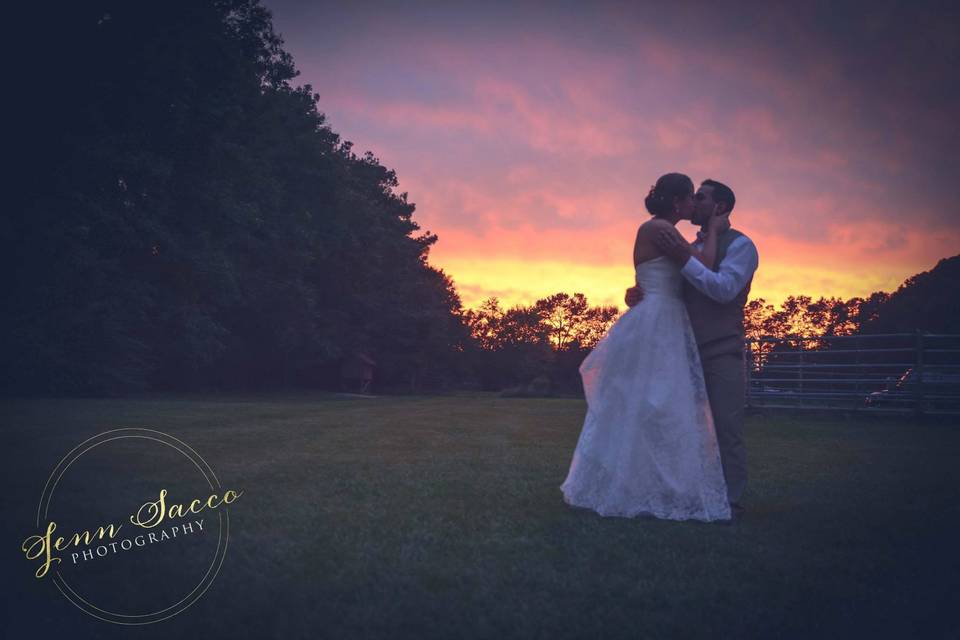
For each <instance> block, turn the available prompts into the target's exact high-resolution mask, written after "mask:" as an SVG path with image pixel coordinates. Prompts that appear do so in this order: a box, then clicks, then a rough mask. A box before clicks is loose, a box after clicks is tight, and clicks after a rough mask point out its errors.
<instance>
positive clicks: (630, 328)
mask: <svg viewBox="0 0 960 640" xmlns="http://www.w3.org/2000/svg"><path fill="white" fill-rule="evenodd" d="M644 204H645V205H646V207H647V210H648V211H649V212H650V213H651V214H652V215H653V218H652V219H650V220H648V221H647V222H645V223H643V224H642V225H641V226H640V228H639V229H638V230H637V238H636V242H635V244H634V249H633V261H634V265H635V267H636V281H637V284H639V285H640V286H641V287H642V288H643V291H644V301H643V304H640V305H636V306H633V307H630V308H629V309H628V310H627V311H626V312H624V314H623V315H622V316H621V317H620V318H619V319H618V320H617V322H616V323H614V325H613V326H612V327H611V328H610V330H609V331H608V332H607V334H606V335H605V336H604V337H603V339H601V340H600V342H599V343H597V346H596V347H595V348H594V349H593V350H592V351H591V352H590V354H589V355H588V356H587V357H586V359H585V360H584V361H583V363H582V364H581V365H580V376H581V378H582V379H583V388H584V393H585V395H586V399H587V415H586V418H585V419H584V423H583V428H582V430H581V432H580V438H579V440H578V442H577V446H576V449H575V450H574V453H573V460H572V462H571V464H570V470H569V472H568V474H567V478H566V480H564V482H563V484H562V485H561V486H560V489H561V491H562V492H563V499H564V501H565V502H566V503H567V504H569V505H572V506H575V507H584V508H588V509H592V510H593V511H596V512H597V513H599V514H600V515H603V516H622V517H634V516H638V515H649V516H655V517H657V518H665V519H670V520H691V519H692V520H702V521H713V520H730V518H731V514H730V505H729V504H728V502H727V488H726V484H725V482H724V478H723V469H722V467H721V463H720V450H719V448H718V446H717V438H716V434H715V432H714V427H713V417H712V414H711V412H710V404H709V400H708V399H707V392H706V388H705V386H704V382H703V369H702V368H701V366H700V355H699V353H698V351H697V342H696V340H695V338H694V335H693V329H692V328H691V326H690V319H689V316H688V315H687V309H686V307H685V306H684V302H683V296H682V282H683V276H682V275H681V274H680V270H679V268H678V267H677V266H676V265H675V264H674V263H673V262H672V261H671V260H669V259H668V258H667V257H666V256H664V255H662V254H661V252H660V251H659V249H657V247H656V245H655V244H654V242H653V238H654V237H655V235H656V233H657V231H658V230H660V229H664V228H667V229H669V228H671V227H672V226H674V225H676V223H677V222H678V221H679V220H688V219H690V216H691V214H692V212H693V209H694V204H693V182H692V181H691V180H690V178H688V177H687V176H685V175H683V174H681V173H668V174H666V175H664V176H662V177H661V178H660V179H659V180H657V184H656V185H654V186H653V187H652V188H651V189H650V193H649V194H648V195H647V197H646V200H645V201H644ZM727 217H728V216H726V215H724V216H716V217H714V218H712V219H711V221H710V224H709V226H708V230H707V236H706V238H705V239H704V242H703V249H702V252H697V251H696V250H694V258H696V259H698V260H700V261H701V262H702V263H703V264H704V265H706V266H707V267H708V268H711V267H712V266H713V261H714V258H715V256H716V246H717V234H718V233H719V232H721V231H723V230H724V228H725V225H728V224H729V222H728V221H727Z"/></svg>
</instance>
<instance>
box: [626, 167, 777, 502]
mask: <svg viewBox="0 0 960 640" xmlns="http://www.w3.org/2000/svg"><path fill="white" fill-rule="evenodd" d="M694 200H695V205H694V211H693V215H692V217H691V220H690V221H691V222H692V223H693V224H695V225H699V226H700V227H701V229H705V228H706V225H707V222H708V221H709V219H710V216H713V215H723V214H724V213H728V212H730V211H733V205H734V204H736V197H735V196H734V195H733V191H732V190H731V189H730V187H728V186H727V185H725V184H722V183H720V182H717V181H715V180H704V181H703V183H702V184H701V185H700V188H699V189H698V190H697V193H696V195H694ZM702 234H703V231H701V232H700V233H697V241H696V242H694V246H695V247H697V248H699V246H700V243H701V238H702ZM655 242H656V244H657V246H658V247H660V250H661V251H663V252H664V254H666V255H667V256H668V257H669V258H671V259H672V260H674V261H675V262H676V263H677V264H678V265H680V267H681V271H680V272H681V273H682V274H683V277H684V280H685V282H684V288H683V296H684V301H685V302H686V305H687V311H688V312H689V315H690V324H691V325H693V333H694V335H695V336H696V338H697V346H698V347H699V351H700V361H701V363H702V364H703V378H704V382H705V383H706V385H707V395H708V397H709V398H710V408H711V409H712V410H713V423H714V427H715V429H716V433H717V442H718V444H719V445H720V459H721V462H722V464H723V476H724V479H725V480H726V483H727V499H728V500H729V501H730V510H731V512H732V513H733V515H734V516H739V515H741V514H742V513H743V510H744V509H743V504H742V502H741V500H742V496H743V490H744V487H746V484H747V451H746V446H745V444H744V441H743V406H744V397H745V391H746V389H745V375H744V361H743V346H744V342H743V339H744V333H743V307H744V305H746V303H747V294H748V293H750V283H751V282H752V281H753V274H754V272H755V271H756V270H757V264H758V261H759V258H758V256H757V248H756V246H754V244H753V242H752V241H751V240H750V238H748V237H747V236H745V235H744V234H742V233H741V232H739V231H737V230H736V229H732V228H730V229H727V230H726V231H724V232H722V233H721V234H720V236H719V237H718V238H717V257H716V260H715V261H714V268H713V270H710V269H708V268H707V267H705V266H704V265H703V263H702V262H700V261H699V260H696V259H693V260H691V259H690V257H691V253H690V245H689V244H687V242H686V241H685V240H684V239H683V236H681V235H680V232H679V231H677V230H676V229H672V230H670V231H661V232H660V235H659V236H657V238H656V239H655ZM642 299H643V290H642V289H641V288H640V287H637V286H634V287H631V288H629V289H627V293H626V297H625V298H624V301H625V302H626V303H627V305H628V306H631V307H632V306H634V305H635V304H637V303H638V302H640V301H641V300H642Z"/></svg>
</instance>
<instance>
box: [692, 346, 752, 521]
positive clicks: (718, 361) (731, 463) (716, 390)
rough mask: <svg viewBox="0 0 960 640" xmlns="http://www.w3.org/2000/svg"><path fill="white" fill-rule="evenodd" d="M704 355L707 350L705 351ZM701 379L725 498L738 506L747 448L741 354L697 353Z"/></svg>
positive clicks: (741, 492)
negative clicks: (711, 419) (705, 394)
mask: <svg viewBox="0 0 960 640" xmlns="http://www.w3.org/2000/svg"><path fill="white" fill-rule="evenodd" d="M705 351H707V350H705ZM701 362H702V364H703V379H704V382H705V383H706V385H707V395H708V396H709V398H710V408H711V409H712V410H713V424H714V428H715V430H716V432H717V443H718V444H719V445H720V459H721V462H722V463H723V477H724V479H725V480H726V482H727V498H728V499H729V501H730V502H731V503H733V504H741V498H742V496H743V490H744V488H745V487H746V486H747V448H746V445H745V443H744V441H743V414H744V411H743V406H744V395H745V394H744V392H745V391H746V389H745V386H746V380H745V373H744V369H743V354H742V353H740V354H735V353H730V352H727V353H721V354H717V355H711V354H710V353H705V352H701Z"/></svg>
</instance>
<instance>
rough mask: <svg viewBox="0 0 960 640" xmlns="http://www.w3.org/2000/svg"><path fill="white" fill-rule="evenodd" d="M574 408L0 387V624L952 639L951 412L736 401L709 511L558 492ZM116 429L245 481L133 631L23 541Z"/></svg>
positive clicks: (76, 630)
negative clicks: (52, 575)
mask: <svg viewBox="0 0 960 640" xmlns="http://www.w3.org/2000/svg"><path fill="white" fill-rule="evenodd" d="M585 411H586V404H585V403H584V401H583V400H576V399H509V398H500V397H497V396H496V395H494V394H480V393H477V394H463V395H452V396H449V395H448V396H419V397H371V398H358V397H350V396H339V395H334V394H320V393H302V394H258V395H248V396H239V395H217V396H195V395H189V396H187V395H181V396H144V397H139V398H134V399H14V400H9V399H8V400H4V401H3V402H2V413H0V418H2V437H3V447H2V449H3V461H2V462H3V470H4V494H5V499H4V503H5V508H4V518H3V528H2V530H3V532H4V538H3V539H4V544H5V545H6V547H7V548H6V552H5V553H4V554H3V557H4V558H5V564H7V565H8V566H6V567H5V570H4V580H3V582H4V584H3V589H4V592H3V594H2V595H3V601H4V605H5V606H6V608H7V611H6V616H5V622H4V624H5V625H6V633H5V634H4V637H9V638H20V637H27V635H28V634H29V635H32V636H42V637H55V634H63V635H64V637H66V636H67V635H69V636H70V637H82V638H98V637H102V638H114V637H131V636H137V637H141V638H143V637H149V638H153V637H158V638H159V637H165V638H169V637H184V638H193V637H196V638H280V637H283V638H344V639H347V638H350V639H352V638H400V637H402V638H491V637H506V638H576V637H590V638H601V637H603V638H639V637H651V638H701V637H702V638H707V637H724V638H747V637H756V638H777V637H780V638H814V637H817V638H821V637H837V638H840V637H844V638H846V637H855V636H862V637H891V638H893V637H897V638H901V637H923V638H948V637H958V635H960V617H958V611H960V608H958V605H960V596H958V594H960V550H958V543H957V540H958V539H960V531H958V524H960V500H958V498H960V421H958V422H956V423H949V422H947V423H938V424H919V423H913V422H910V421H891V420H867V419H844V418H812V417H803V416H792V417H784V416H777V415H766V416H762V415H757V416H751V417H749V418H748V423H747V440H748V452H749V463H750V475H751V477H750V484H749V487H748V493H747V495H746V500H745V502H746V505H747V508H748V511H747V513H746V515H745V516H744V517H743V519H742V520H740V521H737V522H735V523H733V524H717V523H700V522H670V521H660V520H656V519H651V518H635V519H625V518H603V517H600V516H598V515H596V514H594V513H592V512H589V511H586V510H581V509H573V508H571V507H569V506H567V505H566V504H565V503H564V502H563V500H562V496H561V493H560V489H559V486H560V484H561V483H562V482H563V480H564V478H565V476H566V472H567V469H568V466H569V464H570V458H571V454H572V452H573V449H574V446H575V445H576V442H577V437H578V435H579V432H580V427H581V425H582V422H583V417H584V414H585ZM119 427H146V428H151V429H157V430H160V431H163V432H165V433H169V434H170V435H173V436H175V437H177V438H179V439H181V440H183V441H185V442H187V443H189V445H190V446H191V447H193V448H194V449H195V450H196V451H197V452H198V453H199V454H200V455H202V456H203V458H204V459H205V460H206V461H207V462H208V463H209V464H210V466H211V467H212V468H213V469H214V470H215V472H216V474H217V476H218V478H219V479H220V482H221V483H222V485H223V486H224V488H237V489H242V490H243V492H244V493H243V495H242V497H241V498H240V499H239V500H238V501H237V502H236V503H234V504H233V505H232V506H230V536H229V547H228V551H227V554H226V557H225V560H224V562H223V566H222V568H221V570H220V572H219V574H218V575H217V578H216V580H215V581H214V582H213V584H212V585H211V587H210V588H209V590H208V591H207V592H206V593H205V594H204V595H203V597H202V598H200V599H199V600H198V601H197V602H196V603H195V604H194V605H193V606H191V607H190V608H189V609H187V610H186V611H184V612H183V613H181V614H179V615H177V616H175V617H173V618H170V619H169V620H166V621H163V622H159V623H157V624H152V625H147V626H139V627H127V626H120V625H115V624H109V623H105V622H101V621H99V620H96V619H94V618H92V617H90V616H88V615H86V614H85V613H83V612H81V611H80V610H78V609H77V608H76V607H74V606H73V605H72V604H71V603H70V602H68V601H67V600H66V599H65V598H64V597H63V596H62V595H61V594H60V593H59V592H58V591H57V589H56V588H55V587H54V586H53V585H52V584H50V583H49V581H44V580H38V579H36V578H34V577H33V572H34V571H35V570H36V568H37V567H36V563H35V562H31V561H28V560H26V559H25V558H24V556H23V553H22V552H21V551H20V545H21V543H22V542H23V540H24V539H25V538H26V536H28V535H31V534H34V533H37V532H36V525H35V518H36V511H37V503H38V500H39V498H40V494H41V491H42V490H43V486H44V483H45V482H46V480H47V477H48V475H49V473H50V471H51V470H52V469H53V467H54V466H55V465H56V464H57V462H58V461H59V460H60V458H61V457H62V456H63V455H64V454H66V453H67V452H68V451H70V450H71V449H72V448H73V447H75V446H76V445H77V444H79V443H80V442H82V441H83V440H85V439H86V438H89V437H91V436H93V435H95V434H97V433H100V432H103V431H106V430H108V429H115V428H119ZM143 455H147V454H146V453H144V454H143ZM129 463H130V461H129V460H126V461H125V464H127V465H129ZM110 471H111V469H110V468H106V469H104V470H103V472H104V473H105V474H109V473H110ZM141 480H142V479H141ZM123 485H124V483H118V486H117V491H118V492H120V493H123V492H124V491H131V492H132V491H133V489H132V488H126V487H125V486H123ZM131 500H134V503H136V500H137V498H136V496H134V495H133V493H131ZM139 501H140V502H142V499H140V500H139ZM171 544H172V543H171ZM153 551H156V552H157V553H158V554H160V553H161V552H162V551H163V549H160V548H158V549H156V550H151V552H153ZM157 557H158V558H160V557H161V556H160V555H158V556H157ZM158 561H162V560H158ZM118 566H119V565H118ZM112 579H113V580H115V583H116V588H117V589H135V588H137V584H138V581H140V580H144V579H149V576H127V575H123V574H122V573H121V574H117V575H115V577H114V578H112Z"/></svg>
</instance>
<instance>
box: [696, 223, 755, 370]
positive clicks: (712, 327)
mask: <svg viewBox="0 0 960 640" xmlns="http://www.w3.org/2000/svg"><path fill="white" fill-rule="evenodd" d="M742 235H743V234H742V233H740V232H739V231H737V230H736V229H727V230H726V231H725V232H723V233H722V234H720V237H719V238H717V259H716V260H714V262H713V270H714V271H718V270H719V269H718V267H719V266H720V262H721V261H723V258H724V257H725V256H726V255H727V248H728V247H729V246H730V243H732V242H733V241H734V240H736V239H737V238H739V237H740V236H742ZM691 259H695V258H691ZM752 283H753V278H752V277H751V278H750V281H748V282H747V285H746V286H745V287H744V288H743V290H742V291H741V292H740V293H738V294H737V297H736V298H734V299H733V300H731V301H730V302H727V303H720V302H716V301H715V300H713V299H712V298H709V297H708V296H706V295H704V294H702V293H700V291H698V290H697V289H696V288H695V287H694V286H693V285H691V284H690V283H689V282H687V281H686V280H684V284H683V297H684V301H685V302H686V304H687V312H688V313H689V315H690V324H691V325H693V333H694V335H695V336H696V338H697V346H698V347H700V357H701V358H708V357H714V356H719V355H725V354H736V355H741V354H742V353H743V337H744V336H743V307H744V306H745V305H746V304H747V295H748V294H749V293H750V285H751V284H752Z"/></svg>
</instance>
